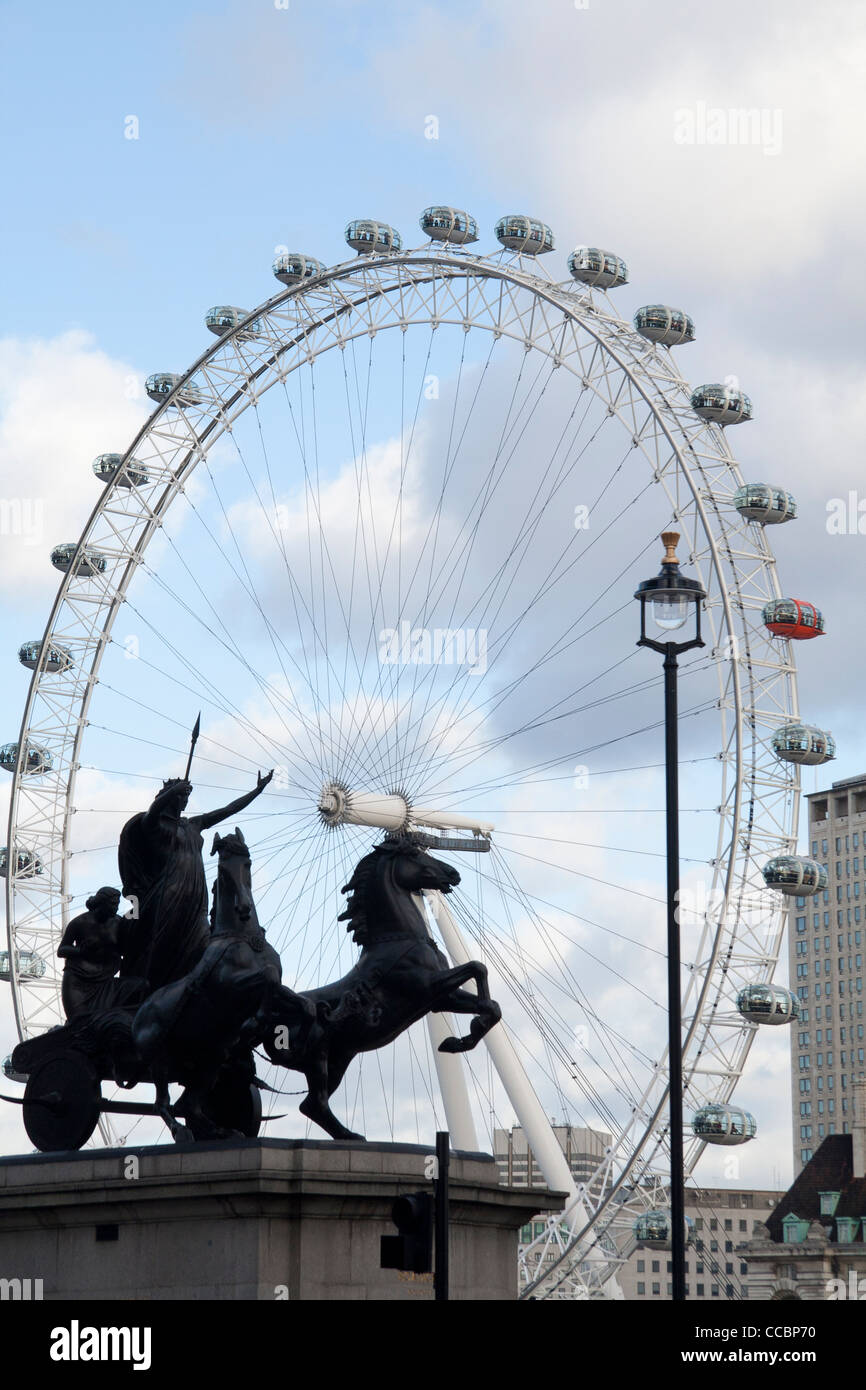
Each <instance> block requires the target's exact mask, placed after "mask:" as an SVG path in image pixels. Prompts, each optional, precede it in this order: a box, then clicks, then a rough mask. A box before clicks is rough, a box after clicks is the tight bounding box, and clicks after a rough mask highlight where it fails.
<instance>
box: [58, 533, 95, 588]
mask: <svg viewBox="0 0 866 1390" xmlns="http://www.w3.org/2000/svg"><path fill="white" fill-rule="evenodd" d="M77 550H78V545H77V544H76V542H75V541H64V542H63V544H62V545H55V547H54V549H53V550H52V552H51V563H52V565H53V566H54V568H55V569H56V570H62V571H63V573H64V574H67V573H68V572H69V571H72V573H73V574H74V575H75V576H76V578H78V579H90V578H92V576H93V575H94V574H104V573H105V570H106V568H107V566H108V561H107V560H106V558H105V556H104V555H103V554H102V552H101V551H99V550H97V549H96V548H95V546H92V545H85V546H84V547H83V548H82V551H81V554H80V555H79V557H78V559H77V560H76V559H75V554H76V551H77Z"/></svg>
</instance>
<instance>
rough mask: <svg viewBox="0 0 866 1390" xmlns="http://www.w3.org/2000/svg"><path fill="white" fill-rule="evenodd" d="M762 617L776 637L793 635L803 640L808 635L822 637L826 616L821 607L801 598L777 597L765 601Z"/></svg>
mask: <svg viewBox="0 0 866 1390" xmlns="http://www.w3.org/2000/svg"><path fill="white" fill-rule="evenodd" d="M761 617H762V618H763V620H764V623H765V624H766V626H767V627H768V628H769V629H770V631H771V632H772V634H773V636H774V637H792V638H793V639H794V640H795V641H797V642H803V641H805V640H806V638H808V637H821V636H823V633H824V618H823V616H822V614H821V612H820V610H819V609H817V608H816V607H815V605H814V604H812V603H806V601H805V599H801V598H776V599H772V600H771V601H770V602H769V603H765V604H764V607H763V610H762V612H761Z"/></svg>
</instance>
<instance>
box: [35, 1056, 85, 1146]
mask: <svg viewBox="0 0 866 1390" xmlns="http://www.w3.org/2000/svg"><path fill="white" fill-rule="evenodd" d="M99 1102H100V1084H99V1075H98V1073H97V1071H96V1068H95V1067H94V1066H93V1063H92V1062H91V1061H90V1059H89V1058H88V1057H85V1056H84V1054H83V1053H81V1052H58V1053H56V1054H55V1055H54V1056H53V1057H46V1058H45V1060H44V1061H42V1062H40V1063H38V1065H37V1066H36V1067H35V1068H34V1069H33V1071H32V1072H31V1073H30V1076H29V1077H28V1079H27V1084H26V1086H25V1088H24V1105H23V1118H24V1128H25V1129H26V1131H27V1137H28V1138H29V1139H30V1140H32V1142H33V1143H34V1144H35V1146H36V1148H37V1149H39V1150H40V1151H41V1152H42V1153H58V1152H65V1151H66V1150H72V1149H80V1148H82V1147H83V1146H84V1145H85V1144H86V1143H87V1141H88V1139H89V1138H90V1137H91V1135H92V1134H93V1132H94V1130H95V1129H96V1126H97V1124H98V1122H99Z"/></svg>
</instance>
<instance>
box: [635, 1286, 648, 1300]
mask: <svg viewBox="0 0 866 1390" xmlns="http://www.w3.org/2000/svg"><path fill="white" fill-rule="evenodd" d="M645 1294H646V1284H638V1286H637V1296H638V1298H643V1297H644V1295H645Z"/></svg>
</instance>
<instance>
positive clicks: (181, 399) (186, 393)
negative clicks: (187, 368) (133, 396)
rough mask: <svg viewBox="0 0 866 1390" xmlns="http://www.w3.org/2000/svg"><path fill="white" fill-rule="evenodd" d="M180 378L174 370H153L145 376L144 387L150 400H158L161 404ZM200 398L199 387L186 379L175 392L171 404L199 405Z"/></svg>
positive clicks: (201, 398)
mask: <svg viewBox="0 0 866 1390" xmlns="http://www.w3.org/2000/svg"><path fill="white" fill-rule="evenodd" d="M182 380H183V378H182V377H180V376H178V375H177V374H176V373H175V372H153V373H152V374H151V375H150V376H149V377H148V378H147V381H146V382H145V384H144V389H145V391H146V392H147V394H148V395H149V396H150V399H151V400H152V401H158V402H159V403H160V404H162V402H163V401H164V400H165V399H166V397H167V396H170V395H171V394H172V392H173V391H174V390H175V387H176V386H178V385H179V383H180V382H181V381H182ZM202 400H203V397H202V393H201V391H200V390H199V388H198V387H197V386H194V385H193V383H192V382H191V381H187V382H186V383H185V384H184V385H183V387H182V388H181V389H180V390H179V391H177V393H176V394H175V397H174V401H173V402H172V404H174V405H179V406H185V405H201V403H202Z"/></svg>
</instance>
